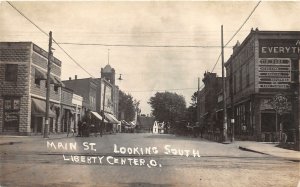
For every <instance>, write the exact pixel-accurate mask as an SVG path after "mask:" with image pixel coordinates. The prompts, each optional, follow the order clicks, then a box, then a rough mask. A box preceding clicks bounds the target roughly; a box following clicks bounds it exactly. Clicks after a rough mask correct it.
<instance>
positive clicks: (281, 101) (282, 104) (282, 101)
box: [270, 94, 289, 115]
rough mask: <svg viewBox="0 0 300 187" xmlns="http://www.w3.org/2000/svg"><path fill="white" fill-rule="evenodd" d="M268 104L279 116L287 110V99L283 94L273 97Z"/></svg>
mask: <svg viewBox="0 0 300 187" xmlns="http://www.w3.org/2000/svg"><path fill="white" fill-rule="evenodd" d="M270 104H271V105H272V107H273V109H274V110H276V112H277V113H278V114H279V115H281V114H282V113H283V112H285V111H287V110H288V108H289V104H288V99H287V97H286V96H284V95H283V94H277V95H275V96H274V97H273V99H272V101H271V103H270Z"/></svg>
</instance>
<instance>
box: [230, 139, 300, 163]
mask: <svg viewBox="0 0 300 187" xmlns="http://www.w3.org/2000/svg"><path fill="white" fill-rule="evenodd" d="M234 144H236V145H237V146H238V147H239V149H242V150H246V151H253V152H257V153H262V154H267V155H271V156H275V157H280V158H283V159H286V160H292V161H298V162H299V161H300V152H299V151H293V150H288V149H283V148H279V147H275V146H276V145H278V144H271V143H263V142H254V141H235V142H234Z"/></svg>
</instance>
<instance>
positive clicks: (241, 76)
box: [240, 67, 243, 91]
mask: <svg viewBox="0 0 300 187" xmlns="http://www.w3.org/2000/svg"><path fill="white" fill-rule="evenodd" d="M242 89H243V67H241V69H240V91H241V90H242Z"/></svg>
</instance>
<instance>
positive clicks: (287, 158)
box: [239, 146, 300, 162]
mask: <svg viewBox="0 0 300 187" xmlns="http://www.w3.org/2000/svg"><path fill="white" fill-rule="evenodd" d="M239 149H241V150H243V151H250V152H254V153H259V154H263V155H269V156H272V157H276V158H281V159H285V160H289V161H292V162H300V159H298V160H297V159H293V158H289V157H281V156H276V155H271V154H267V153H263V152H260V151H255V150H253V149H249V148H246V147H242V146H239Z"/></svg>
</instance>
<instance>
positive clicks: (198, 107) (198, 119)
mask: <svg viewBox="0 0 300 187" xmlns="http://www.w3.org/2000/svg"><path fill="white" fill-rule="evenodd" d="M199 96H200V77H198V91H197V100H196V101H197V102H196V107H197V122H198V123H200V106H199V104H200V102H199V99H200V98H199Z"/></svg>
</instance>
